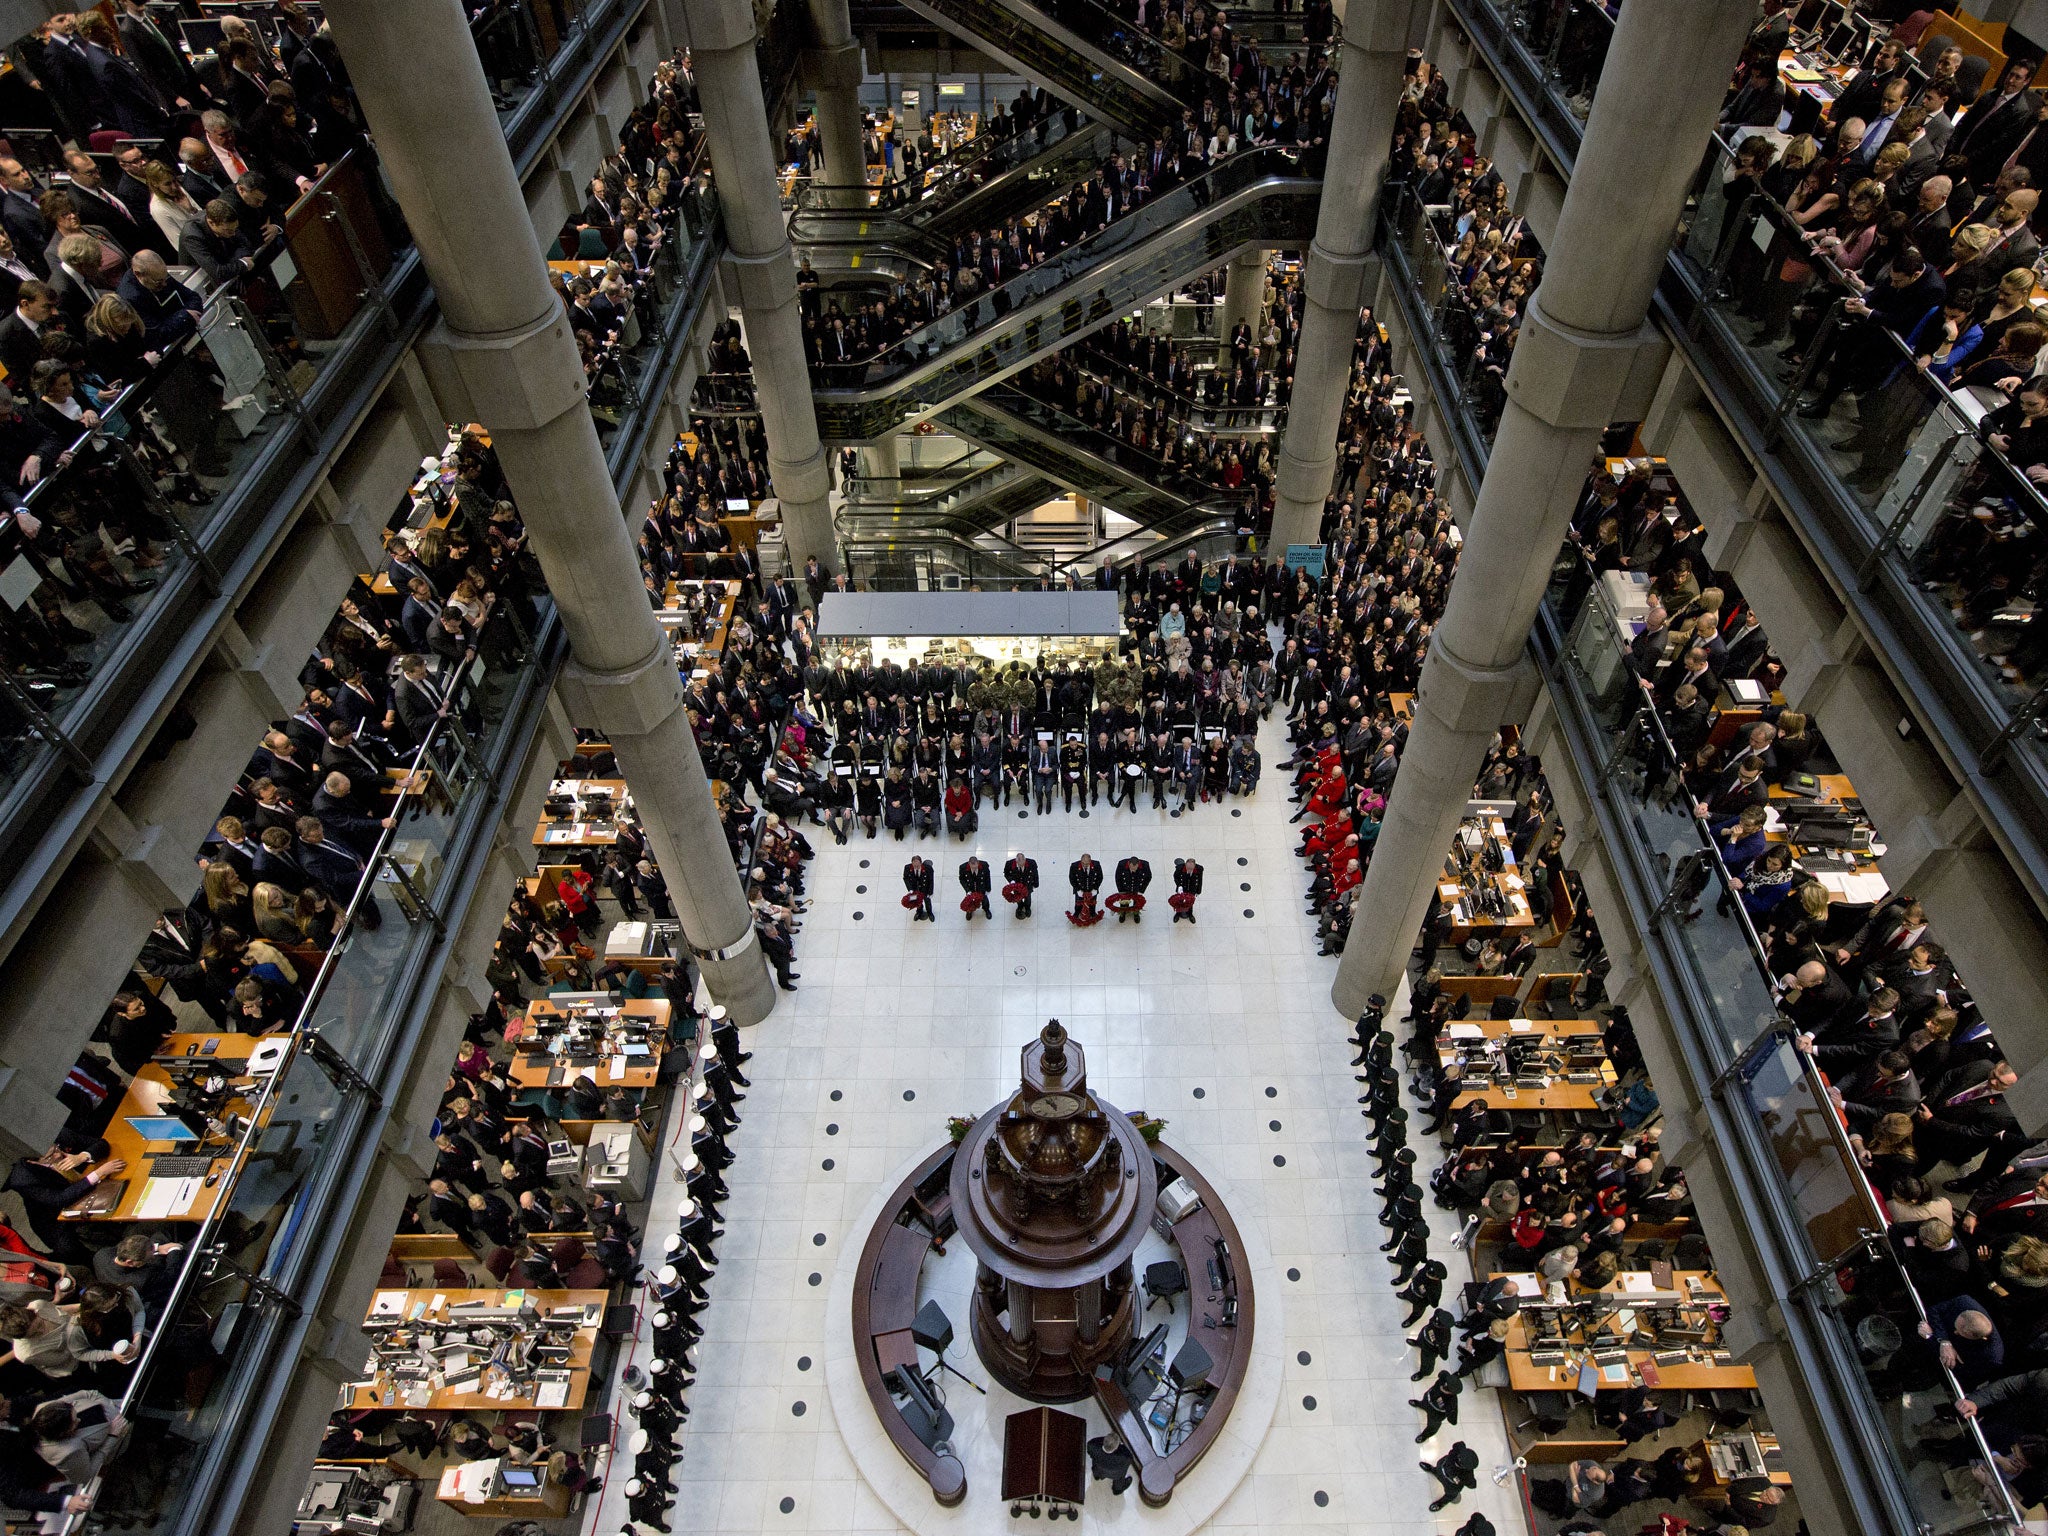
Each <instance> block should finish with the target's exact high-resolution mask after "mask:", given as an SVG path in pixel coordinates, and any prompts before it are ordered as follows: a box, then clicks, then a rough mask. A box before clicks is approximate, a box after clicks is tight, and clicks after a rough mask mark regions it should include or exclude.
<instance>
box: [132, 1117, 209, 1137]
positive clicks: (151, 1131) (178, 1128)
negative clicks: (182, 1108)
mask: <svg viewBox="0 0 2048 1536" xmlns="http://www.w3.org/2000/svg"><path fill="white" fill-rule="evenodd" d="M126 1118H127V1121H128V1129H130V1130H131V1131H133V1132H134V1133H135V1134H136V1135H138V1136H140V1137H141V1138H142V1139H143V1140H144V1141H197V1140H199V1137H200V1133H199V1132H198V1131H195V1130H193V1129H192V1127H191V1126H190V1125H189V1124H188V1123H187V1122H186V1121H184V1120H182V1119H180V1118H179V1117H178V1116H177V1115H129V1116H127V1117H126Z"/></svg>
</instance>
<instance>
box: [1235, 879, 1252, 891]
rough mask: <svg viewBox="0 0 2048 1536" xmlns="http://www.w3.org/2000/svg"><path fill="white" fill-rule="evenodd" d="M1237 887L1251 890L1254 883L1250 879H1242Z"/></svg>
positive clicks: (1241, 889) (1242, 889)
mask: <svg viewBox="0 0 2048 1536" xmlns="http://www.w3.org/2000/svg"><path fill="white" fill-rule="evenodd" d="M1237 888H1238V889H1239V890H1240V891H1248V890H1250V889H1251V888H1252V883H1251V881H1249V880H1240V881H1239V882H1238V886H1237Z"/></svg>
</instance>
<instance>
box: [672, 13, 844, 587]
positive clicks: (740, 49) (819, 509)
mask: <svg viewBox="0 0 2048 1536" xmlns="http://www.w3.org/2000/svg"><path fill="white" fill-rule="evenodd" d="M689 11H690V66H691V71H692V73H693V74H694V75H695V76H696V78H697V95H698V97H699V98H700V99H701V101H702V102H703V106H704V129H705V136H706V138H707V139H708V140H709V142H710V146H711V168H712V171H713V173H714V174H715V176H716V179H717V183H718V205H719V207H720V209H722V210H723V212H724V214H725V241H726V246H727V249H728V251H729V252H730V254H729V255H728V256H727V257H726V272H727V276H728V278H729V280H730V281H729V282H728V285H727V288H726V292H727V293H728V294H729V295H730V294H733V293H737V294H738V296H739V301H740V312H741V315H742V316H743V318H744V320H745V323H746V329H747V350H748V351H749V352H750V353H751V354H752V355H753V359H754V387H755V389H756V390H757V391H758V392H759V394H760V398H761V425H762V427H763V428H764V429H765V430H766V431H767V434H768V472H769V473H770V474H771V475H773V476H774V477H775V494H776V496H777V497H778V498H780V500H781V503H782V532H783V538H784V539H785V540H786V542H787V546H788V550H789V559H790V564H791V565H792V566H794V567H795V568H797V569H799V570H801V569H802V567H803V563H804V561H805V560H806V559H807V558H809V557H810V556H812V555H816V556H817V557H818V558H819V560H821V561H823V562H824V563H825V565H827V566H829V567H832V568H834V569H836V568H837V566H838V559H837V556H836V554H835V552H834V549H833V537H832V509H831V506H830V504H829V503H828V502H827V500H826V497H827V496H828V495H829V494H830V492H831V489H832V475H831V471H830V470H829V469H828V468H827V467H826V463H825V450H824V449H823V448H822V447H820V446H819V444H818V413H817V411H816V410H815V409H814V408H813V407H812V404H811V375H810V370H809V368H808V367H807V366H806V365H805V363H804V334H803V316H802V314H801V313H800V312H799V310H798V309H797V302H796V262H795V260H794V258H793V257H791V255H790V253H789V231H788V228H787V226H786V225H785V224H784V222H783V215H782V200H781V197H780V194H779V192H778V190H777V184H776V180H775V151H774V148H773V146H771V145H770V143H769V140H768V109H767V106H766V105H765V104H764V103H763V101H762V99H761V71H760V66H759V65H758V64H757V63H756V62H755V59H754V13H753V8H752V7H751V6H750V5H749V4H748V3H747V0H690V5H689ZM830 147H831V146H830V145H829V144H828V145H827V146H826V148H827V151H828V153H829V151H830Z"/></svg>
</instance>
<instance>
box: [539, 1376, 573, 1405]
mask: <svg viewBox="0 0 2048 1536" xmlns="http://www.w3.org/2000/svg"><path fill="white" fill-rule="evenodd" d="M533 1406H534V1407H536V1408H566V1407H568V1406H569V1383H567V1382H566V1381H544V1382H542V1383H541V1384H540V1392H539V1393H538V1394H537V1395H536V1396H535V1397H534V1400H533Z"/></svg>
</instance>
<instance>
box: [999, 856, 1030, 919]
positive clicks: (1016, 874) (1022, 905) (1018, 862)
mask: <svg viewBox="0 0 2048 1536" xmlns="http://www.w3.org/2000/svg"><path fill="white" fill-rule="evenodd" d="M1003 884H1005V885H1021V886H1023V887H1024V895H1023V897H1022V899H1020V900H1019V901H1018V903H1017V915H1018V916H1019V917H1029V916H1030V915H1031V893H1032V892H1033V891H1036V890H1037V889H1038V860H1036V859H1033V858H1027V857H1026V856H1025V855H1023V854H1021V853H1013V854H1011V855H1010V857H1009V859H1008V861H1007V862H1005V863H1004V865H1003Z"/></svg>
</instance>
